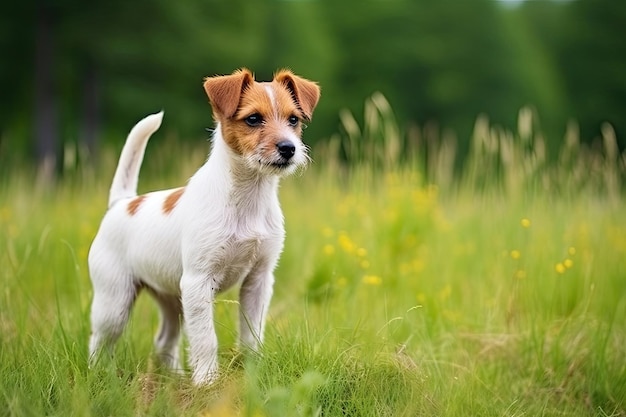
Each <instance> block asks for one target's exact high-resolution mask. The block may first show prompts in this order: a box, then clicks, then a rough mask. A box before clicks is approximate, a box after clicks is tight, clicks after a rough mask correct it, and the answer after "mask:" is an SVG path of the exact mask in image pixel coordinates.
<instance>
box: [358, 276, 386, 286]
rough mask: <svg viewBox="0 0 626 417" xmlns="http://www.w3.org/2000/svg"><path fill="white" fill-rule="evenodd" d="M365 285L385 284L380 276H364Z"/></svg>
mask: <svg viewBox="0 0 626 417" xmlns="http://www.w3.org/2000/svg"><path fill="white" fill-rule="evenodd" d="M363 283H364V284H366V285H380V284H382V283H383V280H382V278H381V277H379V276H378V275H364V276H363Z"/></svg>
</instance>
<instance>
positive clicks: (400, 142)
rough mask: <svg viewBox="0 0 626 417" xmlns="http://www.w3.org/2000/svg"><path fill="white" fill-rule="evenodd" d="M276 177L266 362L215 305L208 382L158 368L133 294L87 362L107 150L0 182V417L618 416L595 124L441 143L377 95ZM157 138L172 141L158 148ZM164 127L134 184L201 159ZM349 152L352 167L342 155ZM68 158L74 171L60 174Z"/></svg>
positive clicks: (610, 214)
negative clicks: (293, 171) (114, 329)
mask: <svg viewBox="0 0 626 417" xmlns="http://www.w3.org/2000/svg"><path fill="white" fill-rule="evenodd" d="M342 120H343V123H344V132H343V134H342V135H341V136H337V137H335V138H333V139H332V140H331V141H329V142H328V143H327V144H326V145H324V146H319V147H317V148H316V149H315V150H314V160H315V162H314V163H313V164H312V165H311V166H310V167H309V169H308V170H307V172H305V173H304V174H303V175H302V176H297V177H293V178H290V179H287V180H285V181H284V183H283V186H282V188H281V200H282V203H283V209H284V211H285V217H286V227H287V241H286V247H285V251H284V254H283V256H282V258H281V262H280V265H279V268H278V270H277V271H276V276H277V282H276V287H275V296H274V299H273V302H272V307H271V310H270V314H269V319H268V326H267V338H266V339H267V340H266V343H265V345H264V348H263V351H262V352H261V353H260V354H258V355H252V354H247V355H243V354H241V353H239V352H238V351H237V348H236V337H237V335H236V327H237V304H236V292H235V291H231V292H229V293H227V294H224V295H223V296H222V297H221V298H220V301H219V302H218V303H217V304H216V316H217V320H218V335H219V339H220V362H221V369H222V377H221V378H220V380H219V381H218V383H217V384H216V385H214V386H212V387H205V388H198V387H194V386H192V385H191V384H190V382H189V379H188V377H186V376H182V377H181V376H174V375H170V374H167V373H166V372H164V371H162V370H160V369H159V368H158V366H157V364H156V363H155V361H154V358H153V356H152V346H151V340H152V336H153V334H154V332H155V331H156V328H157V326H158V315H157V312H156V308H155V307H154V305H153V303H152V301H151V300H150V299H149V297H144V296H142V297H140V298H139V300H138V304H137V306H136V307H135V310H134V312H133V315H132V319H131V322H130V324H129V327H128V329H127V331H126V332H125V334H124V335H123V337H122V340H121V341H120V342H119V344H118V346H117V348H116V352H115V355H114V356H113V357H112V358H111V360H110V361H108V362H106V363H103V364H101V365H100V366H98V367H97V368H96V369H91V370H89V369H88V368H87V360H86V359H87V358H86V356H87V339H88V335H89V324H88V314H89V303H90V297H91V286H90V284H89V277H88V273H87V269H86V254H87V251H88V248H89V244H90V242H91V239H92V238H93V235H94V234H95V231H96V228H97V227H98V224H99V221H100V218H101V216H102V215H103V213H104V209H105V202H106V196H107V189H108V186H109V182H110V178H111V175H112V171H113V169H114V165H115V158H116V154H115V153H114V152H107V153H105V155H104V157H103V162H102V163H101V164H100V165H99V168H96V169H90V168H89V169H87V168H83V169H82V170H81V171H80V172H78V173H76V174H72V173H71V172H69V171H68V173H67V174H66V178H65V179H64V180H63V181H62V182H60V183H58V184H56V185H55V186H54V189H53V190H46V189H35V188H34V187H33V186H32V184H33V183H34V176H31V175H29V174H28V173H26V172H25V171H20V172H15V173H14V175H13V176H12V177H11V178H10V179H7V180H6V181H4V182H3V184H2V189H1V190H0V202H1V207H0V282H1V284H2V292H1V293H0V416H5V415H6V416H22V415H59V416H60V415H63V416H66V415H94V416H110V415H116V416H117V415H181V416H185V415H189V416H222V415H224V416H229V415H242V416H321V415H323V416H361V415H363V416H370V415H371V416H415V415H445V416H467V415H487V416H489V415H494V416H496V415H497V416H502V415H505V416H519V415H598V416H625V415H626V402H625V399H626V362H625V361H624V357H626V301H625V300H624V297H623V294H624V288H625V287H624V271H626V260H625V259H626V256H625V255H626V223H625V222H624V220H623V211H624V200H623V194H622V188H623V185H622V179H623V178H624V171H625V169H624V156H623V155H622V154H620V153H619V152H618V150H617V147H616V146H615V139H614V134H613V132H612V130H611V129H610V127H608V126H606V127H605V129H603V131H602V132H601V133H602V138H603V139H602V142H601V143H602V144H601V146H598V147H586V146H584V145H583V144H581V143H580V141H579V140H578V136H577V134H576V129H575V127H574V126H571V127H570V129H568V133H567V135H566V138H565V140H564V144H563V146H562V148H561V150H560V152H559V154H558V155H549V154H548V151H547V150H546V147H545V145H544V140H543V139H542V136H541V132H539V131H537V129H536V127H535V125H534V122H533V117H532V113H531V112H529V111H528V110H523V111H522V112H521V113H520V125H519V128H518V131H517V132H506V131H503V130H501V129H498V128H496V127H493V126H491V125H490V124H489V123H488V121H487V119H486V118H484V117H481V118H479V120H478V121H477V123H476V128H475V131H474V135H473V137H472V139H471V140H472V142H471V143H472V146H471V149H472V151H471V152H472V153H471V156H470V158H469V160H468V161H467V162H466V163H465V164H464V165H463V166H460V165H459V164H458V161H456V155H455V153H456V152H455V149H456V146H455V141H454V139H453V138H452V137H451V136H449V135H447V134H441V135H440V134H438V133H437V132H436V131H435V130H434V129H432V128H426V129H412V130H409V131H406V132H403V131H402V130H401V129H400V128H399V127H398V126H397V124H396V123H395V121H394V119H393V113H392V110H391V108H390V107H389V105H388V103H387V102H386V101H385V100H384V98H383V97H382V96H379V95H376V96H374V97H372V99H371V100H369V101H368V102H367V104H366V114H365V117H364V120H365V122H364V124H363V125H362V126H359V125H358V124H356V123H355V122H354V120H355V119H354V117H352V116H351V115H349V114H348V113H345V114H342ZM164 142H165V143H164ZM202 145H203V146H199V147H198V149H180V148H179V147H178V146H176V144H175V143H174V144H173V143H171V141H170V140H169V139H167V138H166V139H165V140H163V139H161V138H160V137H159V136H156V137H155V138H154V140H153V142H152V143H151V144H150V146H149V153H148V155H147V159H146V164H145V167H144V171H143V173H142V177H141V180H140V188H141V189H142V190H143V191H147V190H148V189H152V188H161V187H169V186H174V185H177V184H180V183H183V182H184V181H185V179H186V178H187V177H188V176H189V175H191V174H192V173H193V171H194V170H195V168H196V167H197V166H198V165H199V164H201V163H202V160H203V159H204V158H205V152H206V149H205V146H206V144H202ZM346 160H348V161H350V163H349V164H347V163H346ZM68 166H71V164H68Z"/></svg>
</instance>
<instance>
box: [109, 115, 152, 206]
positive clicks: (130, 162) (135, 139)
mask: <svg viewBox="0 0 626 417" xmlns="http://www.w3.org/2000/svg"><path fill="white" fill-rule="evenodd" d="M162 119H163V111H160V112H159V113H155V114H151V115H149V116H146V117H144V118H143V119H141V120H140V121H139V122H138V123H137V124H136V125H135V126H134V127H133V128H132V129H131V131H130V133H129V134H128V137H127V138H126V143H125V144H124V148H123V149H122V154H121V155H120V161H119V162H118V164H117V169H116V170H115V175H114V176H113V183H112V184H111V190H110V192H109V207H111V206H112V205H113V204H115V202H116V201H118V200H119V199H122V198H125V197H134V196H136V195H137V180H138V178H139V168H141V162H142V161H143V154H144V152H145V150H146V144H147V143H148V139H150V136H151V135H152V134H153V133H154V132H156V130H157V129H158V128H159V126H161V120H162Z"/></svg>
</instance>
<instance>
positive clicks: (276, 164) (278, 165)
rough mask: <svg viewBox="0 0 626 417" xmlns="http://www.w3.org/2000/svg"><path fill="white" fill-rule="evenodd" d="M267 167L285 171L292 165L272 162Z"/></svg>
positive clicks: (283, 162)
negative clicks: (284, 169)
mask: <svg viewBox="0 0 626 417" xmlns="http://www.w3.org/2000/svg"><path fill="white" fill-rule="evenodd" d="M267 165H269V166H271V167H273V168H279V169H283V168H287V167H289V166H290V165H291V162H289V161H278V162H270V163H268V164H267Z"/></svg>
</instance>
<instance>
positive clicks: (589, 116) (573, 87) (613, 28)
mask: <svg viewBox="0 0 626 417" xmlns="http://www.w3.org/2000/svg"><path fill="white" fill-rule="evenodd" d="M563 22H564V23H563V31H562V34H563V38H562V44H561V45H559V46H558V48H559V49H558V50H557V51H556V53H557V54H558V56H559V65H560V70H561V72H562V73H563V74H564V77H565V81H566V87H567V92H568V95H569V99H570V103H571V108H572V114H571V116H572V117H573V118H575V119H576V120H578V121H579V123H580V125H581V132H582V137H583V138H586V139H590V138H593V137H594V136H598V135H599V132H600V126H601V124H602V123H603V122H606V121H608V122H610V123H611V124H612V125H613V126H614V127H615V128H616V131H617V136H618V139H619V140H620V145H621V147H622V148H624V147H626V118H625V117H624V114H625V112H626V76H625V74H626V59H625V57H626V42H624V25H625V24H626V2H623V1H613V0H593V1H592V0H576V1H572V2H571V4H570V5H569V6H568V8H567V14H566V15H565V18H564V19H563Z"/></svg>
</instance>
